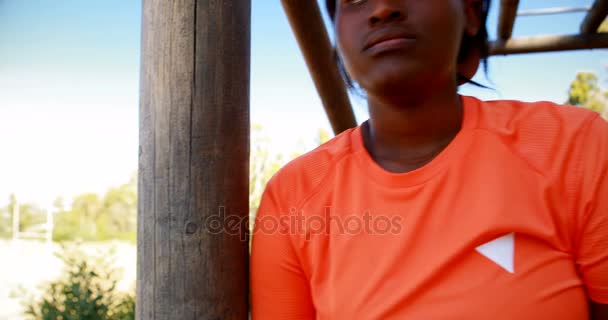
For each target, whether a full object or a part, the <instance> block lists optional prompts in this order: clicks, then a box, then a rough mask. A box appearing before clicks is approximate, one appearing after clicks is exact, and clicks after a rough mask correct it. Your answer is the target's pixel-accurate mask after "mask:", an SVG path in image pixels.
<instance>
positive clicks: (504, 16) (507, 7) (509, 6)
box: [497, 0, 519, 40]
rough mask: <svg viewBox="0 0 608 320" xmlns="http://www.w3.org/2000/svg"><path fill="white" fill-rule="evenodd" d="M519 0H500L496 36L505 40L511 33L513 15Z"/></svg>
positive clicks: (513, 20)
mask: <svg viewBox="0 0 608 320" xmlns="http://www.w3.org/2000/svg"><path fill="white" fill-rule="evenodd" d="M518 7H519V0H501V1H500V11H499V12H500V13H499V16H498V30H497V33H498V38H499V39H502V40H507V39H510V38H511V35H512V34H513V26H514V25H515V17H516V16H517V8H518Z"/></svg>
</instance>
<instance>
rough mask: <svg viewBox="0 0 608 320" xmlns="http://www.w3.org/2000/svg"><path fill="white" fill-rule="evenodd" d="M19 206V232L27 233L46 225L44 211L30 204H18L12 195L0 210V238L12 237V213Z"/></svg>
mask: <svg viewBox="0 0 608 320" xmlns="http://www.w3.org/2000/svg"><path fill="white" fill-rule="evenodd" d="M15 206H19V231H21V232H27V231H31V230H32V229H34V228H36V227H38V226H40V225H41V224H44V223H46V219H47V217H46V211H45V210H44V209H42V208H40V207H38V206H36V205H34V204H31V203H19V202H18V201H17V197H16V196H15V195H14V194H11V195H10V196H9V203H8V205H6V206H5V207H4V208H0V238H4V239H7V238H11V237H12V236H13V230H12V227H13V212H14V210H15Z"/></svg>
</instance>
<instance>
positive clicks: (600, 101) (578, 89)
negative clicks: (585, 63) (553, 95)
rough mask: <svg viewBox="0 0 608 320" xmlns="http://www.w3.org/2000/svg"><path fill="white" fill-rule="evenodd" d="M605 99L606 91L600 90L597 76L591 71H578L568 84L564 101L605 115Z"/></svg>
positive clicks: (607, 109)
mask: <svg viewBox="0 0 608 320" xmlns="http://www.w3.org/2000/svg"><path fill="white" fill-rule="evenodd" d="M607 101H608V93H607V92H602V89H601V88H600V87H599V85H598V78H597V76H596V75H595V74H594V73H591V72H579V73H578V74H577V75H576V79H574V81H572V84H570V90H569V91H568V100H567V101H566V103H567V104H570V105H574V106H581V107H584V108H587V109H590V110H593V111H595V112H597V113H599V114H602V115H603V116H604V117H606V116H607V112H608V107H607Z"/></svg>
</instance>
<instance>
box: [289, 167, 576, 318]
mask: <svg viewBox="0 0 608 320" xmlns="http://www.w3.org/2000/svg"><path fill="white" fill-rule="evenodd" d="M523 182H524V183H525V182H526V181H523ZM435 183H436V184H435V185H432V184H431V185H430V187H429V184H427V185H424V186H419V187H414V188H407V189H403V190H390V191H387V190H382V191H380V190H374V188H372V187H369V186H367V187H366V186H364V185H359V186H351V187H349V188H348V190H342V191H343V192H349V195H350V199H349V201H344V199H343V196H336V195H334V194H328V195H327V196H325V197H322V198H319V200H320V201H319V202H317V205H316V207H315V206H314V203H313V202H311V203H310V205H309V206H308V207H307V208H305V209H304V210H303V211H302V217H303V218H304V219H303V224H304V230H306V232H305V233H304V235H303V236H302V237H299V238H298V240H296V242H295V245H296V246H298V252H300V254H301V260H302V264H303V268H304V270H305V272H306V274H307V277H308V278H309V280H310V286H311V293H312V296H313V300H314V303H315V307H316V309H317V312H318V319H337V318H344V319H346V318H353V319H359V318H360V319H390V318H395V319H397V318H399V319H402V318H404V317H410V318H413V319H431V318H433V319H435V318H449V319H487V318H490V317H491V318H494V319H500V318H504V319H511V318H516V317H517V318H520V319H528V318H529V319H535V318H539V317H541V316H542V317H543V318H547V315H548V314H550V313H552V312H555V317H554V318H555V319H582V318H585V316H586V312H587V305H586V303H587V302H586V298H585V293H584V290H583V287H582V282H581V281H580V279H579V277H578V276H577V273H576V269H575V265H574V263H573V258H572V256H571V255H570V253H569V243H570V241H569V230H568V228H567V226H566V225H565V224H566V221H565V220H564V218H563V217H562V214H563V212H562V211H560V208H553V207H552V206H551V205H550V204H547V201H548V200H547V199H550V198H551V197H552V195H551V194H550V193H549V192H547V190H545V189H543V187H542V186H537V188H512V186H511V187H505V185H502V184H499V185H498V186H497V187H490V186H489V185H485V186H483V185H479V186H478V187H475V188H471V187H470V186H468V187H467V186H460V187H459V186H455V185H451V184H449V183H444V182H442V181H441V179H438V180H437V181H436V182H435ZM463 188H469V189H468V190H464V189H463ZM534 190H536V191H534ZM374 192H377V194H374Z"/></svg>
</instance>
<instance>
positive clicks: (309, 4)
mask: <svg viewBox="0 0 608 320" xmlns="http://www.w3.org/2000/svg"><path fill="white" fill-rule="evenodd" d="M260 1H262V0H260ZM281 3H282V4H283V9H284V10H285V13H286V15H287V18H288V20H289V23H290V25H291V29H292V30H293V33H294V34H295V36H296V40H298V44H299V45H300V50H301V51H302V54H303V55H304V60H305V61H306V64H307V66H308V70H309V71H310V75H311V76H312V79H313V81H314V83H315V86H316V88H317V92H319V96H320V98H321V101H322V102H323V107H324V108H325V113H326V114H327V118H328V119H329V123H330V124H331V126H332V129H333V131H334V134H339V133H340V132H342V131H344V130H346V129H350V128H353V127H356V126H357V121H356V120H355V114H354V112H353V108H352V107H351V105H350V100H349V99H348V94H347V93H346V88H345V85H344V81H343V80H342V78H341V77H340V73H339V71H338V67H337V66H336V63H335V61H334V59H333V53H332V49H331V44H330V42H329V36H328V35H327V30H326V29H325V25H324V24H323V18H322V17H321V11H320V10H319V5H318V4H317V2H316V1H312V0H281Z"/></svg>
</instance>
